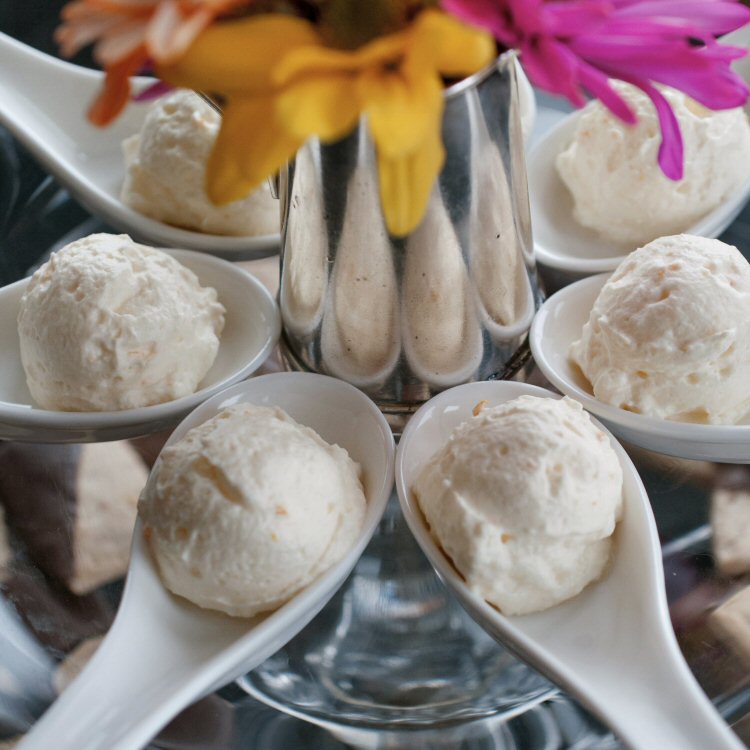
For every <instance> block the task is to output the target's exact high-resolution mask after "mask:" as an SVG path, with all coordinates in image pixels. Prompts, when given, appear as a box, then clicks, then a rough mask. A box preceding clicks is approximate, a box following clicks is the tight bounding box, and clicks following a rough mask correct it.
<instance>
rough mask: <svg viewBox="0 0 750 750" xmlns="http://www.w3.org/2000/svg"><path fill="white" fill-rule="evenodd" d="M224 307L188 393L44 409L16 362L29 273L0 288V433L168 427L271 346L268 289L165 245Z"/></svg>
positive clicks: (110, 434) (38, 438) (65, 439)
mask: <svg viewBox="0 0 750 750" xmlns="http://www.w3.org/2000/svg"><path fill="white" fill-rule="evenodd" d="M167 252H168V253H169V254H170V255H173V256H174V257H175V258H176V259H177V260H179V261H180V262H181V263H183V264H184V265H185V266H187V267H188V268H190V269H191V270H192V271H193V272H194V273H195V274H196V276H197V277H198V279H199V281H200V282H201V284H202V285H203V286H212V287H214V289H216V291H217V293H218V297H219V301H220V302H221V303H222V304H223V305H224V307H225V308H226V311H227V312H226V316H225V324H224V330H223V331H222V334H221V339H220V342H219V351H218V353H217V355H216V360H215V361H214V363H213V365H212V367H211V369H210V370H209V371H208V372H207V373H206V375H205V377H204V378H203V380H202V381H201V382H200V384H199V387H198V390H197V391H196V392H195V393H192V394H190V395H189V396H184V397H182V398H178V399H175V400H174V401H167V402H166V403H163V404H155V405H154V406H144V407H141V408H138V409H124V410H122V411H106V412H68V411H50V410H48V409H41V408H40V407H39V406H37V405H36V404H35V403H34V400H33V399H32V398H31V394H30V393H29V389H28V388H27V386H26V377H25V375H24V372H23V367H22V365H21V352H20V348H19V342H18V329H17V324H16V318H17V316H18V305H19V301H20V299H21V295H22V294H23V291H24V289H25V288H26V286H27V285H28V283H29V279H22V280H21V281H17V282H16V283H15V284H9V285H8V286H5V287H2V288H0V352H2V356H0V440H30V441H33V442H46V443H70V442H73V443H84V442H91V441H102V440H121V439H123V438H131V437H136V436H138V435H145V434H148V433H150V432H157V431H159V430H165V429H167V428H170V427H173V426H174V425H175V424H177V422H178V421H179V420H180V419H182V418H183V417H184V416H185V415H186V414H187V413H188V412H189V411H190V410H191V409H194V408H195V407H196V406H197V405H198V404H199V403H201V401H205V400H206V399H207V398H208V397H209V396H211V395H213V394H214V393H216V392H218V391H219V390H221V389H222V388H225V387H226V386H228V385H231V384H232V383H236V382H238V381H240V380H242V379H243V378H246V377H248V376H249V375H251V374H252V373H253V372H255V370H257V369H258V367H260V366H261V364H263V362H264V361H265V359H266V358H267V357H268V355H269V354H270V353H271V351H272V350H273V347H274V346H275V345H276V341H277V340H278V337H279V333H280V331H281V317H280V315H279V310H278V307H277V306H276V302H275V300H274V298H273V297H272V296H271V294H270V292H269V291H268V290H267V289H266V288H265V287H264V286H263V285H262V284H261V283H260V282H259V281H258V280H257V279H255V278H254V277H253V276H251V275H250V274H249V273H247V272H246V271H243V270H242V269H241V268H239V267H238V266H237V265H236V264H234V263H229V262H228V261H226V260H221V259H220V258H214V257H212V256H210V255H206V254H205V253H196V252H191V251H190V250H167Z"/></svg>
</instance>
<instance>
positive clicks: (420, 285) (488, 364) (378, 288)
mask: <svg viewBox="0 0 750 750" xmlns="http://www.w3.org/2000/svg"><path fill="white" fill-rule="evenodd" d="M517 76H518V71H517V65H516V63H515V57H514V55H513V54H512V53H507V54H505V55H503V56H501V57H500V58H498V60H497V61H496V62H495V63H493V64H492V65H491V66H489V67H488V68H486V69H485V70H483V71H481V72H479V73H477V74H475V75H474V76H472V77H470V78H467V79H465V80H463V81H461V82H459V83H457V84H455V85H453V86H451V87H450V88H448V89H447V91H446V94H445V98H446V102H445V113H444V117H443V141H444V144H445V147H446V152H447V156H446V160H445V165H444V167H443V169H442V171H441V173H440V176H439V179H438V181H437V183H436V184H435V186H434V188H433V191H432V194H431V197H430V200H429V205H428V208H427V212H426V214H425V216H424V219H423V221H422V222H421V224H420V225H419V226H418V227H417V229H416V230H415V231H414V232H412V233H411V234H410V235H408V236H407V237H404V238H398V239H396V238H393V237H391V236H389V234H388V231H387V229H386V227H385V223H384V220H383V216H382V211H381V208H380V198H379V195H378V181H377V165H376V160H375V151H374V147H373V144H372V141H371V140H370V138H369V136H368V133H367V128H366V123H365V122H364V121H362V122H360V125H359V127H358V128H357V129H356V130H355V132H353V133H352V134H351V135H350V136H348V137H347V138H345V139H344V140H342V141H339V142H337V143H334V144H322V143H320V142H319V141H311V142H309V143H308V144H307V145H306V146H305V147H304V148H303V149H302V150H301V151H300V152H299V153H298V155H297V157H296V159H295V161H294V162H293V163H291V164H289V165H288V166H287V167H286V168H285V169H284V170H282V174H281V175H280V181H279V186H280V189H279V193H280V199H281V215H282V234H281V243H282V250H281V285H280V292H279V303H280V306H281V315H282V320H283V336H282V350H283V352H284V355H285V357H286V359H287V362H288V364H289V366H290V367H292V368H293V369H301V370H309V371H313V372H322V373H326V374H330V375H333V376H335V377H338V378H341V379H343V380H347V381H349V382H350V383H352V384H354V385H356V386H358V387H359V388H361V389H363V390H364V391H365V392H366V393H368V394H369V395H370V396H371V397H372V398H373V399H374V400H375V401H376V402H377V403H378V405H379V406H380V407H381V409H382V410H383V411H384V412H385V413H386V415H387V416H388V417H389V418H390V420H391V423H392V426H393V427H394V429H397V430H398V429H399V428H400V427H401V426H402V424H403V423H404V422H405V421H406V420H407V419H408V417H409V416H410V414H411V413H412V412H413V411H414V410H415V409H416V408H417V407H418V406H419V405H420V404H421V403H422V402H424V401H426V400H427V399H429V398H430V397H431V396H432V395H434V394H435V393H436V392H438V391H441V390H443V389H445V388H449V387H451V386H454V385H458V384H459V383H465V382H469V381H472V380H484V379H489V378H505V377H510V376H512V375H513V374H514V373H515V372H516V370H517V369H518V368H519V367H520V366H521V365H522V364H523V362H524V361H525V358H526V357H527V349H526V347H525V340H526V336H527V333H528V330H529V326H530V324H531V319H532V317H533V315H534V312H535V311H536V308H537V307H538V305H539V303H540V301H541V293H540V289H539V283H538V279H537V274H536V269H535V265H534V258H533V244H532V238H531V225H530V216H529V202H528V190H527V183H526V170H525V160H524V144H523V134H522V128H521V112H520V104H519V93H518V78H517Z"/></svg>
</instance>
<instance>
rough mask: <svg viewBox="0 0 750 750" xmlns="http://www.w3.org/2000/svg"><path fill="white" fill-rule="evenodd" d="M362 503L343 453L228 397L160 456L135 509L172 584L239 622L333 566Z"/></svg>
mask: <svg viewBox="0 0 750 750" xmlns="http://www.w3.org/2000/svg"><path fill="white" fill-rule="evenodd" d="M365 504H366V501H365V496H364V492H363V490H362V485H361V482H360V480H359V466H358V464H356V463H355V462H354V461H352V459H351V458H350V457H349V455H348V453H347V452H346V451H345V450H344V449H343V448H340V447H339V446H337V445H329V444H328V443H326V442H325V441H324V440H323V439H322V438H321V437H320V436H319V435H318V434H317V433H316V432H315V431H314V430H312V429H310V428H309V427H305V426H303V425H300V424H297V422H295V421H294V420H293V419H292V418H291V417H290V416H289V415H288V414H286V412H284V411H283V410H281V409H279V408H275V407H272V408H269V407H264V406H255V405H252V404H238V405H236V406H233V407H230V408H229V409H226V410H224V411H223V412H221V413H220V414H218V415H217V416H216V417H214V418H213V419H210V420H209V421H207V422H205V423H204V424H202V425H200V426H198V427H195V428H194V429H192V430H190V431H189V432H188V433H187V435H185V437H184V438H183V439H182V440H180V441H179V442H178V443H176V444H175V445H173V446H170V447H169V448H166V449H165V450H164V451H162V454H161V456H160V459H159V461H158V463H157V464H156V466H155V467H154V469H153V472H152V477H151V479H150V481H149V483H148V485H147V486H146V488H145V490H144V491H143V494H142V495H141V500H140V503H139V513H140V515H141V517H142V519H143V523H144V527H145V533H146V538H147V539H148V543H149V545H150V547H151V550H152V552H153V554H154V558H155V560H156V562H157V565H158V568H159V572H160V574H161V578H162V580H163V582H164V584H165V585H166V587H167V588H168V589H170V591H172V592H173V593H175V594H178V595H180V596H183V597H185V598H186V599H189V600H190V601H192V602H193V603H195V604H197V605H198V606H200V607H204V608H207V609H216V610H220V611H223V612H226V613H227V614H230V615H235V616H241V617H249V616H251V615H254V614H257V613H259V612H266V611H268V610H272V609H275V608H277V607H279V606H280V605H282V604H284V602H286V601H288V600H289V599H290V598H291V597H293V596H294V595H295V594H296V593H298V592H299V591H300V590H301V589H303V588H304V587H305V586H307V585H308V584H310V583H312V582H313V581H314V580H315V579H316V578H318V577H319V576H320V575H321V574H322V573H324V572H325V571H326V570H328V569H329V568H330V567H331V566H332V565H334V564H335V563H336V562H338V561H339V560H340V559H341V558H342V557H343V556H344V554H345V553H346V551H347V550H348V549H349V547H350V546H351V545H352V543H353V542H354V541H355V539H356V538H357V536H358V535H359V532H360V529H361V527H362V523H363V520H364V514H365Z"/></svg>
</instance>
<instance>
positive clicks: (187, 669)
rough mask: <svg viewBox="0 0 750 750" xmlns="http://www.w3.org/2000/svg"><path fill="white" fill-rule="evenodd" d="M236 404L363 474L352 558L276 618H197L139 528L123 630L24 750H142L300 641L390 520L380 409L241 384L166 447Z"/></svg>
mask: <svg viewBox="0 0 750 750" xmlns="http://www.w3.org/2000/svg"><path fill="white" fill-rule="evenodd" d="M239 402H249V403H254V404H269V405H271V404H275V405H278V406H280V407H282V408H283V409H284V410H286V411H287V412H288V413H289V414H290V415H291V416H292V417H293V418H294V419H296V420H297V421H298V422H300V423H302V424H305V425H308V426H309V427H312V428H313V429H314V430H316V431H317V432H318V433H319V434H320V435H321V436H322V437H323V438H324V439H325V440H327V441H328V442H332V443H337V444H338V445H340V446H342V447H344V448H346V450H347V451H348V452H349V455H350V456H351V457H352V458H353V459H354V460H356V461H357V462H359V464H360V465H361V467H362V469H363V475H362V476H363V485H364V489H365V496H366V498H367V512H366V516H365V521H364V525H363V528H362V531H361V533H360V535H359V537H358V539H357V541H356V542H355V543H354V544H353V545H352V547H351V549H350V550H349V552H348V553H347V554H346V556H345V557H344V558H343V559H342V560H341V561H340V562H339V563H337V564H336V565H335V566H334V567H333V568H331V569H330V570H329V571H328V572H326V573H325V574H324V575H323V576H321V577H320V578H319V579H318V580H317V581H315V582H314V583H313V584H312V585H310V586H309V587H308V588H306V589H305V590H304V591H302V592H301V593H300V594H298V595H297V596H295V597H294V598H293V599H292V600H291V601H289V602H288V603H287V604H285V605H284V606H282V607H281V608H279V609H278V610H276V611H275V612H273V613H271V614H268V615H264V616H257V617H255V618H252V619H244V618H233V617H228V616H226V615H223V614H220V613H216V612H211V611H208V610H203V609H200V608H198V607H196V606H194V605H192V604H190V603H189V602H187V601H186V600H183V599H180V598H178V597H175V596H173V595H172V594H170V593H169V592H168V591H167V590H166V589H165V588H164V587H163V586H162V584H161V581H160V580H159V577H158V573H157V571H156V569H155V566H154V564H153V561H152V558H151V555H150V553H149V551H148V549H147V546H146V544H145V541H144V540H143V535H142V528H141V525H140V523H137V524H136V528H135V532H134V537H133V549H132V557H131V562H130V570H129V573H128V579H127V582H126V585H125V592H124V594H123V599H122V603H121V604H120V609H119V611H118V614H117V618H116V620H115V622H114V624H113V626H112V628H111V630H110V632H109V634H108V635H107V637H106V639H105V640H104V642H103V644H102V645H101V646H100V647H99V650H98V651H97V652H96V655H95V656H94V658H93V659H92V660H91V662H90V663H89V665H88V666H87V667H86V669H85V670H84V671H83V672H82V673H81V675H80V676H79V678H78V679H77V680H76V681H75V682H74V683H73V684H72V685H71V686H70V687H69V688H68V689H67V690H66V691H65V693H64V694H63V696H62V697H61V698H59V699H58V700H57V701H56V703H54V704H53V705H52V707H51V708H50V709H49V710H48V712H47V713H46V714H45V715H44V716H43V717H42V718H41V720H40V721H39V722H38V723H37V724H36V725H35V727H34V729H33V730H32V731H31V732H30V733H29V734H28V735H27V736H26V738H25V740H23V741H22V742H21V744H20V745H18V750H50V748H53V747H54V748H55V750H138V748H141V747H143V746H144V745H145V744H146V742H147V741H148V740H149V739H150V738H151V737H152V736H153V735H154V734H156V732H157V731H158V730H159V729H160V728H161V727H162V726H164V724H166V723H167V722H168V721H169V720H170V719H171V718H172V717H173V716H174V715H175V714H177V713H178V712H179V711H180V710H181V709H182V708H184V707H185V706H187V705H189V704H190V703H191V702H192V701H194V700H196V699H197V698H199V697H200V696H201V695H205V694H207V693H210V692H212V691H214V690H216V689H218V688H219V687H221V686H222V685H224V684H226V683H227V682H230V681H231V680H233V679H235V678H236V677H238V676H239V675H240V674H242V673H243V672H246V671H249V670H250V669H252V668H253V667H255V666H257V665H258V664H259V663H260V662H261V661H263V660H264V659H266V658H267V657H268V656H270V655H271V654H272V653H273V652H274V651H277V650H278V649H279V648H281V647H282V646H283V645H284V644H285V643H286V642H287V641H289V640H290V639H291V638H293V637H294V636H295V635H296V634H297V633H298V632H299V631H300V630H302V628H303V627H304V626H305V625H306V624H307V623H308V622H309V621H310V620H311V619H312V618H313V617H314V616H315V614H317V613H318V612H319V611H320V609H321V608H322V607H323V606H324V605H325V604H326V602H327V601H328V600H329V599H330V598H331V597H332V596H333V594H334V593H335V592H336V590H337V589H338V588H339V586H340V585H341V584H342V583H343V582H344V580H345V579H346V577H347V576H348V575H349V572H350V571H351V569H352V568H353V567H354V564H355V563H356V562H357V560H358V559H359V556H360V555H361V554H362V551H363V550H364V548H365V546H366V545H367V543H368V541H369V540H370V537H371V536H372V534H373V532H374V530H375V528H376V527H377V524H378V522H379V520H380V518H381V516H382V514H383V511H384V509H385V506H386V503H387V501H388V498H389V497H390V493H391V488H392V486H393V463H394V452H395V447H394V443H393V436H392V434H391V431H390V428H389V427H388V423H387V422H386V421H385V418H384V417H383V415H382V414H381V413H380V411H379V410H378V408H377V407H376V406H375V404H374V403H373V402H372V401H371V400H370V399H369V398H368V397H367V396H365V395H364V394H363V393H362V392H361V391H359V390H357V389H356V388H354V387H353V386H351V385H348V384H347V383H344V382H342V381H340V380H336V379H334V378H329V377H326V376H323V375H312V374H307V373H280V374H274V375H263V376H261V377H258V378H254V379H252V380H249V381H246V382H244V383H239V384H237V385H234V386H232V387H231V388H228V389H227V390H225V391H222V392H221V393H219V394H217V395H216V396H214V397H213V398H211V399H210V400H209V401H207V402H206V403H204V404H202V405H201V406H199V407H198V408H197V409H196V410H195V411H194V412H192V413H191V414H190V415H189V416H188V417H187V418H186V419H185V420H184V421H183V422H182V423H181V424H180V425H179V426H178V427H177V429H176V430H175V432H174V433H173V434H172V436H171V437H170V439H169V441H168V442H167V445H170V444H172V443H174V442H175V441H176V440H179V439H180V438H181V437H183V436H184V435H185V433H186V432H187V431H188V430H189V429H191V428H192V427H195V426H197V425H199V424H201V423H202V422H204V421H206V420H207V419H210V418H211V417H212V416H214V415H215V414H217V413H218V412H219V411H221V410H222V409H223V408H226V407H227V406H230V405H232V404H235V403H239Z"/></svg>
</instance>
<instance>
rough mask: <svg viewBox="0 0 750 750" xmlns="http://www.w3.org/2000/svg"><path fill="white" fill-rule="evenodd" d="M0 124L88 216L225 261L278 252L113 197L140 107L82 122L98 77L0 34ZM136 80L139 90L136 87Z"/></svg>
mask: <svg viewBox="0 0 750 750" xmlns="http://www.w3.org/2000/svg"><path fill="white" fill-rule="evenodd" d="M0 70H2V71H3V74H2V76H0V124H2V125H4V126H5V127H6V128H8V130H10V132H11V133H12V134H13V135H14V136H15V137H16V138H17V139H18V140H19V141H20V142H21V143H22V144H23V145H24V146H26V148H27V149H28V150H29V151H30V152H31V153H32V154H33V156H34V157H35V158H36V159H37V160H38V161H39V162H40V163H41V165H42V166H43V167H44V168H45V169H46V170H48V171H49V172H50V173H51V174H53V175H54V176H55V177H56V178H57V179H58V180H59V181H60V182H61V183H62V184H63V185H65V187H67V188H68V189H69V190H70V192H71V193H72V194H73V195H74V196H75V197H76V198H77V199H78V200H79V201H80V202H81V203H82V204H83V205H84V206H85V207H86V208H87V209H88V210H89V211H91V213H92V214H94V215H95V216H97V217H99V218H100V219H102V220H104V221H106V222H108V223H109V224H111V225H112V226H113V227H114V228H115V229H117V230H119V231H125V232H128V233H130V234H131V235H132V236H133V237H134V238H135V239H138V240H140V241H143V242H146V243H150V244H153V245H158V246H164V247H180V248H187V249H189V250H201V251H203V252H208V253H211V254H213V255H219V256H221V257H225V258H228V259H230V260H251V259H253V258H261V257H265V256H267V255H271V254H272V253H274V252H277V251H278V248H279V235H278V234H272V235H263V236H258V237H227V236H223V235H215V234H204V233H201V232H193V231H190V230H187V229H180V228H179V227H173V226H170V225H169V224H164V223H162V222H160V221H156V220H154V219H151V218H149V217H147V216H144V215H143V214H140V213H138V212H137V211H134V210H133V209H131V208H129V207H128V206H126V205H125V204H124V203H123V202H122V201H121V200H120V188H121V186H122V182H123V179H124V176H125V166H124V162H123V155H122V141H123V140H124V139H125V138H126V137H127V136H129V135H132V134H133V133H137V132H138V131H139V130H140V127H141V123H142V122H143V118H144V115H145V112H146V107H147V105H146V104H136V103H131V104H130V105H129V106H128V108H127V109H126V111H125V112H124V113H123V115H122V116H121V117H120V118H119V119H118V120H117V121H116V122H115V123H114V124H112V125H110V126H109V127H106V128H97V127H94V126H93V125H91V124H90V123H89V122H88V121H87V120H86V109H87V108H88V105H89V103H90V102H91V100H92V99H93V97H94V95H95V93H96V92H97V91H98V89H99V87H100V85H101V83H102V80H103V74H102V73H100V72H98V71H93V70H88V69H86V68H82V67H80V66H78V65H71V64H70V63H67V62H64V61H62V60H58V59H57V58H54V57H51V56H49V55H45V54H43V53H41V52H38V51H37V50H35V49H33V48H31V47H28V46H26V45H25V44H22V43H20V42H17V41H16V40H14V39H12V38H11V37H9V36H7V35H5V34H0ZM142 85H143V84H142V83H141V87H142Z"/></svg>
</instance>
